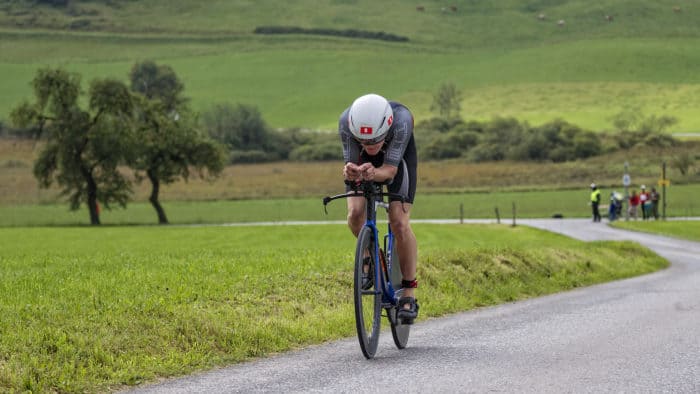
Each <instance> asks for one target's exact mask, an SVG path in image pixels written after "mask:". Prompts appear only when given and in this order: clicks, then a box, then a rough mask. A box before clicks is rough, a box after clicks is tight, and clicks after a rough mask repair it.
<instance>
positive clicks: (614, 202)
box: [608, 191, 623, 222]
mask: <svg viewBox="0 0 700 394" xmlns="http://www.w3.org/2000/svg"><path fill="white" fill-rule="evenodd" d="M622 198H623V197H622V194H620V193H618V192H616V191H613V192H612V193H610V205H609V206H608V219H609V220H610V221H611V222H614V221H615V220H617V218H619V217H620V214H621V213H622Z"/></svg>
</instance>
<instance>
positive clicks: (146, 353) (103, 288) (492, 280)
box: [0, 225, 667, 392]
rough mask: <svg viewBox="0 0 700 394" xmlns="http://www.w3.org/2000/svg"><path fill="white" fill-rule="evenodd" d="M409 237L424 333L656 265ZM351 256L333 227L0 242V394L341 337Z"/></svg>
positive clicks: (108, 379) (480, 241)
mask: <svg viewBox="0 0 700 394" xmlns="http://www.w3.org/2000/svg"><path fill="white" fill-rule="evenodd" d="M415 232H416V235H417V237H418V239H419V240H420V245H419V255H420V264H419V273H418V275H419V276H418V278H419V280H420V283H421V287H420V289H419V292H420V293H419V297H420V298H419V299H420V301H421V317H420V319H426V318H430V317H434V316H440V315H443V314H445V313H451V312H457V311H462V310H467V309H471V308H475V307H480V306H486V305H493V304H498V303H502V302H508V301H514V300H517V299H523V298H528V297H535V296H539V295H542V294H548V293H552V292H557V291H561V290H566V289H571V288H575V287H579V286H585V285H590V284H593V283H599V282H603V281H608V280H613V279H618V278H623V277H629V276H633V275H639V274H643V273H648V272H652V271H655V270H658V269H661V268H663V267H665V266H666V264H667V263H666V262H665V261H663V260H662V259H661V258H660V257H658V256H656V255H654V254H653V253H651V252H649V251H648V250H646V249H642V248H640V247H639V246H636V245H634V244H632V243H618V242H616V243H601V242H596V243H582V242H579V241H575V240H572V239H568V238H566V237H563V236H558V235H555V234H552V233H547V232H543V231H538V230H534V229H528V228H524V227H515V228H511V227H509V226H505V225H502V226H497V225H416V226H415ZM353 242H354V241H353V237H352V236H351V235H350V233H349V232H348V230H347V228H346V227H345V226H344V225H316V226H281V227H246V228H240V227H155V226H154V227H103V228H97V229H94V228H66V227H61V228H14V229H8V228H0V272H1V273H2V274H1V275H2V280H0V313H1V314H2V316H3V318H2V319H0V332H2V336H0V354H2V355H4V356H3V357H2V362H1V363H0V391H4V392H8V391H9V392H25V391H28V392H102V391H111V390H115V389H118V388H121V387H123V386H125V385H135V384H139V383H142V382H146V381H152V380H154V379H157V378H159V377H166V376H175V375H181V374H186V373H190V372H193V371H197V370H204V369H209V368H212V367H215V366H220V365H226V364H230V363H233V362H239V361H242V360H247V359H250V358H254V357H260V356H264V355H268V354H270V353H275V352H281V351H285V350H289V349H294V348H298V347H301V346H306V345H309V344H313V343H320V342H324V341H328V340H332V339H337V338H342V337H350V336H352V335H353V333H354V320H353V319H354V317H353V316H354V315H353V311H352V308H353V307H352V295H351V294H352V293H351V281H352V279H351V261H352V259H353V257H352V253H353V248H354V247H353ZM428 295H429V296H428ZM385 335H388V333H387V334H385ZM358 357H361V356H360V355H359V349H358Z"/></svg>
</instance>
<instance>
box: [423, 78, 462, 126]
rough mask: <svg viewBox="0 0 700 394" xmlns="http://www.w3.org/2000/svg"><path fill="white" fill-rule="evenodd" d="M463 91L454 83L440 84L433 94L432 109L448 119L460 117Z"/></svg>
mask: <svg viewBox="0 0 700 394" xmlns="http://www.w3.org/2000/svg"><path fill="white" fill-rule="evenodd" d="M461 101H462V92H460V91H459V90H458V89H457V86H455V84H454V83H445V84H443V85H442V86H440V89H438V91H437V93H435V94H434V95H433V104H432V105H431V106H430V110H431V111H436V112H437V113H438V114H439V115H440V116H442V117H444V118H446V119H452V118H458V117H459V111H460V105H461V104H460V103H461Z"/></svg>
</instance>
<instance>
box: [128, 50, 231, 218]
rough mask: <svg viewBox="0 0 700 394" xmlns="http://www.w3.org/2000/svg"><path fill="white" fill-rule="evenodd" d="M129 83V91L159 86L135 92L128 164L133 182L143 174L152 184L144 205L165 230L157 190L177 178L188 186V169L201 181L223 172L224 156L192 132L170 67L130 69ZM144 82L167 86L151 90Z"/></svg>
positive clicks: (190, 117) (192, 122)
mask: <svg viewBox="0 0 700 394" xmlns="http://www.w3.org/2000/svg"><path fill="white" fill-rule="evenodd" d="M134 70H139V72H134ZM143 70H149V71H148V72H142V71H143ZM154 70H155V71H154ZM161 73H163V74H161ZM131 78H132V80H131V86H132V89H133V87H135V86H136V87H144V86H150V87H151V88H153V87H154V86H156V85H157V86H159V87H158V88H157V89H155V88H153V89H145V90H144V91H138V90H137V92H138V93H137V94H136V100H137V102H138V113H137V125H136V136H137V139H138V144H137V146H136V147H135V148H134V152H133V155H132V157H131V159H130V163H131V165H132V167H133V168H134V169H136V171H137V179H138V180H141V179H143V177H144V174H145V177H147V178H148V180H149V181H150V182H151V195H150V197H149V201H150V203H151V205H152V206H153V208H154V209H155V210H156V213H157V215H158V223H160V224H167V223H168V218H167V216H166V214H165V210H164V209H163V207H162V205H161V204H160V200H159V195H160V187H161V185H163V184H169V183H173V182H175V181H176V180H178V179H179V178H183V179H184V180H187V179H188V178H189V176H190V170H191V169H194V170H196V171H198V172H199V174H200V175H202V176H205V175H209V176H216V175H218V174H219V173H220V172H221V171H222V170H223V168H224V163H225V154H224V152H223V149H222V148H221V147H220V146H219V145H218V144H216V143H215V142H214V141H212V140H210V139H209V138H206V137H205V136H203V135H202V133H201V132H199V130H197V128H196V127H195V124H196V120H195V119H194V118H195V117H194V115H193V114H192V113H191V112H190V111H189V109H188V108H187V106H186V104H185V103H186V100H185V99H183V98H182V97H180V93H181V92H182V86H183V85H182V84H181V83H180V81H179V80H178V79H177V76H176V75H175V73H174V72H173V71H172V69H170V67H167V66H156V65H155V64H151V63H148V64H146V65H145V66H143V65H138V64H137V65H135V66H134V67H133V68H132V72H131ZM140 78H144V79H143V80H142V79H140ZM148 81H168V82H167V83H160V82H159V83H156V84H153V83H151V82H148Z"/></svg>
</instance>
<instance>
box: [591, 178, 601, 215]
mask: <svg viewBox="0 0 700 394" xmlns="http://www.w3.org/2000/svg"><path fill="white" fill-rule="evenodd" d="M599 205H600V190H598V187H597V186H596V184H595V183H591V209H592V210H593V221H594V222H600V211H599V210H598V206H599Z"/></svg>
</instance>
